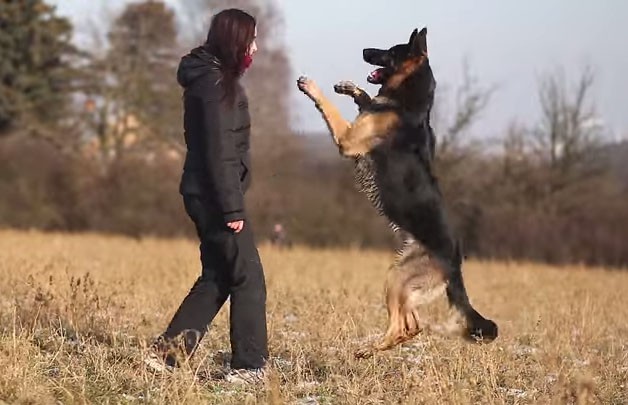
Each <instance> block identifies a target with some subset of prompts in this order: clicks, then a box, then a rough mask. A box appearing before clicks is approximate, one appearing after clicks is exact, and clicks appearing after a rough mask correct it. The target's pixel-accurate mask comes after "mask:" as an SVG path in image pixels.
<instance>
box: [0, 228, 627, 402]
mask: <svg viewBox="0 0 628 405" xmlns="http://www.w3.org/2000/svg"><path fill="white" fill-rule="evenodd" d="M260 252H261V255H262V260H263V263H264V266H265V269H266V274H267V283H268V292H269V298H268V300H269V302H268V321H269V333H270V345H271V346H270V349H271V354H272V355H273V356H274V361H273V365H274V366H273V378H272V380H271V383H270V384H269V386H268V387H266V388H262V389H257V390H254V389H242V388H239V389H234V388H232V387H229V386H225V385H223V384H219V383H213V382H212V383H209V382H205V383H199V382H196V380H195V378H194V373H195V372H197V371H208V370H209V371H211V370H213V369H215V368H217V367H218V366H217V364H216V363H215V362H214V361H213V355H214V354H215V353H216V352H218V351H219V350H223V351H228V350H229V345H228V325H227V319H228V307H225V308H224V310H223V311H222V312H221V313H220V314H219V316H218V318H217V319H216V321H215V323H214V325H213V326H212V327H211V329H210V332H209V334H208V335H207V337H206V339H205V340H204V341H203V345H202V349H201V350H200V351H199V352H198V354H197V356H196V357H195V358H194V359H193V360H192V361H191V363H190V364H189V367H186V368H184V369H182V370H180V371H179V372H177V373H175V374H174V375H173V376H154V375H152V374H150V373H148V372H147V371H146V370H145V369H144V368H143V366H142V356H143V353H144V351H145V347H146V344H147V343H148V342H149V341H150V340H151V338H152V337H153V336H154V335H156V334H157V333H159V332H160V331H161V330H162V328H164V327H165V325H166V323H167V321H168V320H169V318H170V316H171V315H172V313H173V311H174V310H175V309H176V307H177V305H178V304H179V302H180V300H181V299H182V298H183V296H184V295H185V294H186V293H187V291H188V288H189V287H190V286H191V284H192V282H193V280H194V278H195V277H196V275H197V272H198V269H199V264H198V250H197V245H196V243H195V242H194V241H185V240H155V239H145V240H143V241H137V240H133V239H126V238H119V237H105V236H99V235H89V234H81V235H72V236H68V235H61V234H42V233H38V232H33V233H28V232H13V231H5V232H0V317H1V318H0V321H1V323H0V370H1V371H0V402H1V400H4V401H6V402H9V403H37V404H40V403H41V404H47V403H55V402H56V401H60V402H61V403H177V404H179V403H190V404H196V403H234V404H236V403H237V404H241V403H255V402H260V403H301V404H308V403H309V404H316V403H320V404H324V403H334V404H335V403H339V404H345V403H350V404H353V403H360V404H371V403H408V404H420V403H429V404H436V403H463V404H464V403H490V404H502V403H505V404H515V403H530V404H532V403H533V404H537V403H561V404H562V403H604V404H623V403H628V393H627V389H628V387H627V385H626V384H627V381H626V380H627V379H628V378H627V376H628V322H627V321H628V298H627V297H626V292H627V291H628V273H622V272H612V271H608V270H603V269H584V268H570V269H557V268H551V267H546V266H540V265H533V264H505V263H480V262H469V263H467V264H466V267H465V270H464V271H465V276H466V280H467V285H468V290H469V294H470V296H471V299H472V301H473V303H474V304H475V306H476V308H477V309H478V310H479V311H480V312H482V313H483V314H485V315H487V316H489V317H491V318H493V319H494V320H496V321H497V322H498V324H499V325H500V332H501V336H500V337H499V338H498V340H497V341H495V342H494V343H492V344H490V345H474V344H469V343H465V342H463V341H460V340H459V339H456V338H447V337H442V336H435V335H429V334H424V335H420V336H418V337H417V338H415V339H414V340H413V341H411V342H409V343H408V344H406V345H404V346H403V347H399V348H396V349H394V350H392V351H389V352H385V353H383V354H379V355H376V356H375V357H374V358H373V359H369V360H363V361H357V360H354V358H353V351H354V350H355V348H356V347H357V345H358V344H359V343H360V342H363V341H364V340H365V339H373V338H375V337H377V336H378V335H379V334H380V333H381V332H383V330H384V327H385V326H386V310H385V308H384V307H383V305H382V303H383V291H382V287H383V282H384V277H385V270H386V268H387V267H388V265H389V263H390V262H391V260H392V254H391V253H382V252H369V251H357V250H355V251H332V250H324V251H314V250H310V249H306V248H300V247H299V248H295V249H293V250H291V251H280V250H275V249H273V248H271V247H269V246H261V247H260ZM431 316H432V317H433V318H434V319H435V320H436V321H439V320H443V319H445V316H446V305H445V304H444V300H443V302H441V303H438V304H437V305H435V306H434V307H433V308H432V311H431Z"/></svg>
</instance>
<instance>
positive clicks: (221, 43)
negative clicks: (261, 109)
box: [204, 8, 257, 103]
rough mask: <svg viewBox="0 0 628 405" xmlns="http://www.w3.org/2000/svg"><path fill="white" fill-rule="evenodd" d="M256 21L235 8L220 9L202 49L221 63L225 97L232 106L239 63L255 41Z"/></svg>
mask: <svg viewBox="0 0 628 405" xmlns="http://www.w3.org/2000/svg"><path fill="white" fill-rule="evenodd" d="M256 24H257V22H256V21H255V18H254V17H253V16H251V15H250V14H248V13H247V12H245V11H242V10H240V9H237V8H230V9H227V10H223V11H221V12H219V13H218V14H216V15H214V17H213V18H212V22H211V25H210V27H209V32H208V33H207V41H206V42H205V45H204V47H205V48H206V49H207V51H208V52H209V53H211V54H212V55H214V56H215V57H216V58H218V60H219V61H220V69H221V71H222V74H223V86H224V89H225V98H226V100H227V101H228V102H229V103H232V102H233V100H234V97H235V82H236V80H237V79H238V77H239V76H240V75H241V74H242V64H243V62H244V57H245V56H246V53H247V51H248V49H249V46H250V45H251V43H252V42H253V40H254V39H255V25H256Z"/></svg>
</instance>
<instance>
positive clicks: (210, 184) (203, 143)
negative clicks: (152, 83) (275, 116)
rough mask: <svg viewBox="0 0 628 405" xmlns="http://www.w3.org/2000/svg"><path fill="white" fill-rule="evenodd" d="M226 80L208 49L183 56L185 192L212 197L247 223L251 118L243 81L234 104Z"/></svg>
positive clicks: (231, 216)
mask: <svg viewBox="0 0 628 405" xmlns="http://www.w3.org/2000/svg"><path fill="white" fill-rule="evenodd" d="M221 78H222V74H221V72H220V62H219V61H218V59H216V58H215V57H214V56H212V55H211V54H209V53H208V52H207V51H206V50H205V49H204V48H202V47H198V48H195V49H193V50H192V51H191V52H190V53H189V54H187V55H185V56H184V57H183V58H181V62H180V64H179V68H178V71H177V80H178V82H179V84H180V85H181V86H182V87H183V88H184V93H183V100H184V101H183V104H184V117H183V126H184V130H185V142H186V144H187V155H186V158H185V164H184V167H183V174H182V177H181V183H180V187H179V191H180V192H181V194H195V195H201V196H204V197H206V198H207V200H208V201H209V202H210V203H212V204H213V205H214V206H215V207H216V208H217V209H219V210H220V211H221V212H222V214H223V216H224V220H225V222H231V221H236V220H241V219H244V194H245V193H246V191H247V189H248V187H249V184H250V181H251V180H250V177H251V174H250V154H249V145H250V143H249V138H250V127H251V119H250V115H249V110H248V100H247V97H246V93H245V91H244V89H243V88H242V86H241V85H240V84H239V83H236V93H235V94H236V95H235V100H234V103H233V105H226V103H225V102H223V101H222V98H223V95H224V91H223V88H222V85H221V83H220V80H221Z"/></svg>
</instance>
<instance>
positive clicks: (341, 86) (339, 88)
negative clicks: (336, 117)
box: [334, 80, 358, 96]
mask: <svg viewBox="0 0 628 405" xmlns="http://www.w3.org/2000/svg"><path fill="white" fill-rule="evenodd" d="M334 91H335V92H336V93H338V94H345V95H349V96H351V95H353V94H355V93H356V92H357V91H358V86H357V85H356V84H355V83H353V82H352V81H350V80H344V81H341V82H338V83H336V84H334Z"/></svg>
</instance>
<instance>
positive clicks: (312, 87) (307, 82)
mask: <svg viewBox="0 0 628 405" xmlns="http://www.w3.org/2000/svg"><path fill="white" fill-rule="evenodd" d="M297 87H298V88H299V90H301V91H302V92H303V93H304V94H305V95H306V96H308V97H309V98H311V99H312V100H314V101H315V102H316V101H317V100H318V99H319V98H320V97H321V91H320V88H319V87H318V85H317V84H316V82H315V81H314V80H312V79H309V78H308V77H306V76H301V77H299V79H298V80H297Z"/></svg>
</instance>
